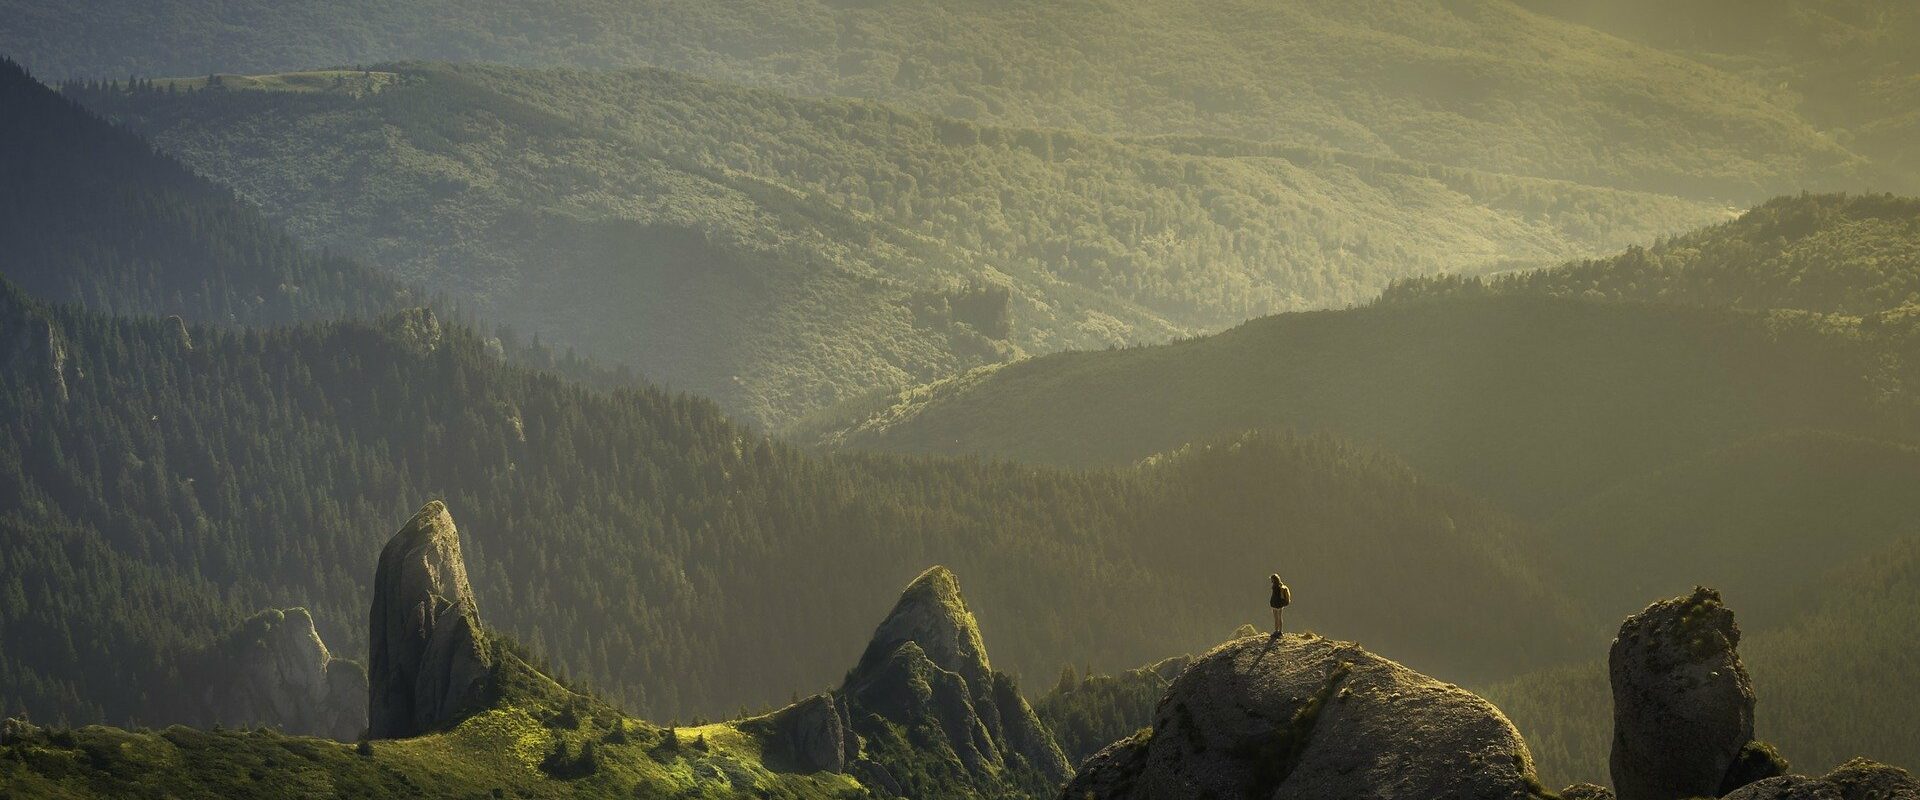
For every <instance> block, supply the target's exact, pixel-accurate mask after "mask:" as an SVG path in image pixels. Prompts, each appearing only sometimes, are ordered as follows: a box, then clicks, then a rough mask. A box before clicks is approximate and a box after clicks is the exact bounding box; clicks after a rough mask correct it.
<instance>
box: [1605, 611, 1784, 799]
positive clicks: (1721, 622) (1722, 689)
mask: <svg viewBox="0 0 1920 800" xmlns="http://www.w3.org/2000/svg"><path fill="white" fill-rule="evenodd" d="M1739 644H1740V628H1739V626H1738V625H1736V624H1735V623H1734V620H1733V612H1732V611H1730V610H1728V609H1727V607H1726V606H1725V605H1723V604H1721V602H1720V594H1719V593H1718V592H1715V591H1713V590H1711V589H1706V588H1696V589H1695V590H1694V592H1693V594H1691V595H1689V596H1686V597H1679V598H1674V599H1672V600H1663V601H1661V602H1658V603H1654V604H1653V605H1650V606H1648V607H1647V608H1646V610H1644V611H1641V612H1640V613H1638V614H1635V615H1633V616H1631V617H1628V618H1627V620H1626V621H1625V622H1623V623H1622V624H1621V625H1620V634H1619V636H1618V637H1617V638H1615V639H1614V640H1613V646H1612V648H1611V649H1610V650H1609V652H1608V654H1607V667H1608V673H1609V676H1610V678H1611V680H1612V683H1613V753H1612V759H1611V764H1610V766H1611V772H1612V777H1613V790H1614V792H1616V793H1617V794H1618V795H1619V797H1620V800H1676V798H1683V797H1715V796H1718V795H1720V794H1721V793H1722V791H1723V790H1724V789H1725V788H1727V787H1726V786H1725V784H1726V781H1727V778H1728V774H1729V771H1730V768H1731V767H1732V766H1733V765H1734V763H1735V762H1736V761H1737V760H1738V759H1739V758H1740V754H1741V750H1742V748H1745V747H1746V746H1747V744H1748V743H1749V742H1751V741H1752V740H1753V703H1754V695H1753V685H1752V683H1751V682H1750V681H1749V680H1748V678H1747V671H1746V668H1745V667H1743V666H1742V665H1741V663H1740V654H1739V652H1738V650H1737V647H1738V646H1739Z"/></svg>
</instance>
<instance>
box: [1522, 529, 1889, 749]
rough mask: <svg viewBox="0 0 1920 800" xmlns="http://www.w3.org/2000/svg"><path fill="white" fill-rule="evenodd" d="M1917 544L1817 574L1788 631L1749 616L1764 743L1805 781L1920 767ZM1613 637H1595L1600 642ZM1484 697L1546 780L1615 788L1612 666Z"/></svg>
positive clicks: (1558, 673) (1543, 676)
mask: <svg viewBox="0 0 1920 800" xmlns="http://www.w3.org/2000/svg"><path fill="white" fill-rule="evenodd" d="M1825 532H1826V529H1824V528H1817V529H1811V530H1802V531H1800V532H1799V533H1800V535H1802V536H1807V537H1818V536H1820V535H1822V534H1824V533H1825ZM1916 532H1920V531H1916V529H1914V528H1912V527H1909V528H1908V529H1907V536H1908V537H1909V538H1906V539H1904V540H1896V541H1893V542H1890V543H1887V544H1885V545H1883V546H1881V547H1879V548H1876V549H1874V550H1873V551H1871V552H1869V553H1867V554H1865V555H1862V556H1860V557H1859V558H1857V559H1855V560H1854V561H1851V562H1849V563H1848V564H1846V565H1844V566H1841V567H1836V568H1830V569H1825V570H1818V571H1815V570H1809V572H1810V573H1811V574H1810V575H1809V576H1808V577H1817V578H1818V579H1819V582H1820V586H1819V587H1817V588H1815V589H1814V590H1813V591H1807V592H1802V593H1797V594H1796V595H1795V596H1794V603H1795V605H1796V606H1797V607H1798V613H1797V615H1796V616H1794V617H1793V618H1792V619H1791V620H1789V621H1788V622H1786V623H1785V624H1777V625H1775V626H1771V627H1763V628H1759V629H1757V630H1756V629H1755V628H1754V627H1750V626H1749V625H1748V624H1747V622H1748V620H1747V619H1746V616H1745V615H1744V614H1742V615H1741V618H1740V623H1741V627H1742V629H1743V630H1745V631H1746V633H1745V635H1744V636H1743V637H1742V639H1741V642H1740V653H1741V658H1742V660H1743V661H1745V663H1746V666H1747V671H1748V672H1749V673H1750V674H1751V675H1752V676H1753V686H1754V690H1755V692H1756V693H1757V694H1758V695H1759V697H1760V702H1759V703H1758V704H1757V705H1756V707H1755V712H1756V718H1755V721H1754V732H1755V735H1757V736H1759V737H1762V738H1764V739H1766V740H1767V741H1769V742H1772V743H1774V744H1775V745H1777V746H1778V747H1779V748H1780V751H1781V753H1782V754H1784V755H1785V756H1786V757H1787V758H1788V759H1789V760H1791V761H1792V762H1793V766H1794V771H1795V772H1808V773H1814V772H1821V771H1824V770H1826V769H1829V768H1831V767H1832V766H1833V765H1836V764H1839V763H1841V762H1844V761H1846V760H1847V759H1849V758H1853V757H1855V756H1858V755H1862V754H1865V755H1868V756H1870V757H1872V758H1876V759H1884V760H1886V761H1889V762H1894V763H1914V762H1915V761H1916V760H1920V733H1916V731H1915V729H1914V726H1913V719H1914V715H1915V714H1916V713H1920V702H1916V700H1915V698H1914V696H1913V694H1912V693H1911V692H1906V691H1903V690H1902V688H1901V687H1904V686H1905V685H1907V683H1908V682H1909V681H1910V680H1911V676H1912V675H1913V673H1914V670H1915V669H1920V660H1917V657H1916V654H1920V633H1916V632H1917V631H1920V602H1916V598H1920V540H1916V539H1913V538H1911V537H1912V535H1913V534H1914V533H1916ZM1732 603H1733V601H1732V600H1731V599H1729V604H1732ZM1737 610H1738V609H1737V608H1736V611H1737ZM1612 635H1613V633H1612V631H1611V630H1604V631H1603V630H1596V631H1594V633H1593V637H1592V638H1593V639H1594V640H1595V641H1600V642H1604V641H1606V639H1607V638H1608V637H1611V636H1612ZM1484 694H1485V695H1486V697H1487V699H1489V700H1492V701H1493V702H1494V703H1495V704H1497V705H1499V706H1500V708H1501V710H1502V711H1505V712H1506V713H1507V715H1508V716H1509V717H1511V718H1512V719H1513V721H1514V724H1516V725H1518V726H1519V727H1520V731H1521V733H1522V734H1524V735H1525V736H1526V738H1527V745H1528V747H1529V748H1530V749H1532V750H1533V755H1534V758H1535V760H1536V762H1537V764H1538V765H1539V768H1540V775H1541V778H1542V779H1543V780H1545V781H1546V782H1548V783H1555V784H1559V783H1567V782H1571V781H1598V782H1602V783H1604V782H1606V778H1607V754H1608V750H1609V748H1610V746H1611V744H1612V737H1611V734H1610V731H1611V730H1612V727H1611V724H1610V723H1611V721H1612V715H1613V705H1612V701H1611V699H1610V697H1609V692H1608V686H1607V665H1606V662H1605V660H1604V659H1603V660H1600V661H1593V662H1589V663H1586V664H1580V665H1573V666H1565V667H1556V668H1552V669H1548V670H1543V671H1541V672H1538V673H1535V674H1531V675H1527V676H1524V677H1522V678H1518V679H1515V680H1512V681H1507V682H1503V683H1500V684H1498V685H1494V686H1489V687H1487V688H1486V690H1485V692H1484Z"/></svg>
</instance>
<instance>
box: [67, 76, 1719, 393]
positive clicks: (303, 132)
mask: <svg viewBox="0 0 1920 800" xmlns="http://www.w3.org/2000/svg"><path fill="white" fill-rule="evenodd" d="M207 86H208V79H204V78H203V79H198V80H192V81H170V82H162V83H159V84H153V85H151V86H149V85H148V84H144V83H142V84H139V85H137V86H136V87H133V88H132V89H131V90H130V89H129V87H128V85H126V84H120V85H118V86H114V87H109V88H105V89H102V88H100V87H99V86H97V85H94V86H91V87H88V86H71V87H69V88H70V91H71V93H72V94H73V96H75V97H78V98H80V99H81V100H83V101H84V102H86V103H88V104H89V105H90V106H91V107H93V108H94V109H96V110H99V111H102V112H104V113H107V114H109V115H111V116H113V117H116V118H120V119H123V120H126V121H127V122H129V123H130V124H132V125H134V126H135V127H136V128H138V129H140V130H141V131H143V132H145V133H147V134H149V135H150V136H152V137H153V138H154V140H155V141H156V142H157V143H159V144H160V145H161V146H162V147H164V148H166V149H167V150H168V151H169V152H172V153H175V154H177V155H179V156H180V157H182V158H184V159H186V160H187V161H188V162H189V163H191V164H193V165H194V166H195V167H196V168H198V169H200V170H203V171H204V172H206V173H207V174H208V175H211V176H213V177H214V178H216V179H218V180H220V181H222V182H224V183H227V184H229V185H231V186H233V187H235V188H236V189H237V190H238V191H239V192H240V193H241V194H242V195H243V196H245V197H247V198H248V199H249V200H252V201H254V202H257V203H260V204H261V205H262V206H263V207H265V208H266V209H267V210H268V211H269V212H270V213H272V214H273V215H274V216H275V217H276V218H277V219H280V220H282V221H284V222H285V223H286V224H287V225H288V226H289V227H290V229H291V230H292V231H293V232H294V233H295V234H296V235H298V236H300V237H301V238H303V239H305V240H307V241H310V242H315V243H319V244H324V245H326V246H329V247H334V248H337V249H339V250H341V251H344V252H348V253H351V254H354V255H356V256H360V257H363V258H364V259H365V260H366V261H367V262H368V263H371V264H378V265H382V266H383V267H385V268H386V269H388V270H390V271H391V272H392V273H393V274H394V275H396V276H397V277H399V278H400V279H402V280H406V281H409V282H415V283H418V284H421V285H424V286H427V287H430V288H431V289H432V290H433V291H434V292H436V293H443V294H445V295H447V296H449V297H451V298H453V299H455V300H457V301H459V302H461V303H462V304H463V305H465V306H466V307H469V308H471V309H472V310H474V311H475V312H477V313H479V314H481V315H482V316H484V317H485V318H487V319H490V320H497V321H499V322H503V323H507V324H510V325H512V326H513V327H515V328H516V329H518V330H520V331H522V332H530V333H537V334H538V335H539V336H540V337H541V338H542V339H543V340H544V341H547V342H552V343H560V344H564V345H569V346H574V347H577V348H578V349H579V351H580V352H581V353H583V354H584V355H587V356H589V357H592V358H595V359H597V360H600V361H603V362H608V363H619V364H625V365H629V366H632V367H635V368H637V369H638V370H639V371H640V372H642V373H643V374H645V375H647V376H649V377H651V378H653V379H655V380H658V381H661V382H664V383H667V384H669V385H672V386H675V387H678V388H685V389H688V390H691V391H694V392H696V393H699V394H702V395H705V396H708V397H712V398H714V399H716V400H718V401H719V402H720V403H721V404H722V405H723V407H725V408H726V409H728V410H729V411H730V412H732V413H734V414H735V415H736V416H739V417H741V418H742V419H744V420H746V421H749V422H752V423H756V424H759V425H761V426H773V425H778V424H780V423H783V422H786V421H788V420H791V419H792V418H793V417H795V416H796V415H799V414H801V413H804V412H806V411H809V410H812V409H817V408H819V407H822V406H824V405H828V404H831V403H833V402H836V401H839V400H843V399H845V398H847V397H849V396H851V395H854V394H857V393H861V392H865V391H867V390H870V389H871V388H873V387H875V386H889V385H893V386H903V385H909V384H912V383H918V382H923V381H926V380H931V379H933V378H935V377H939V376H942V375H947V374H952V373H954V372H958V371H962V370H964V369H967V368H970V367H973V366H977V365H981V364H988V363H997V362H1000V361H1003V360H1006V359H1009V358H1013V357H1016V356H1019V355H1023V354H1027V353H1040V352H1052V351H1056V350H1063V349H1073V348H1079V349H1088V348H1100V347H1106V346H1110V345H1116V344H1127V343H1134V342H1155V341H1164V340H1166V339H1168V338H1171V337H1173V336H1178V335H1187V334H1192V333H1197V332H1202V331H1208V330H1216V329H1219V328H1221V327H1225V326H1227V325H1231V324H1234V323H1238V322H1240V321H1242V320H1244V319H1247V318H1248V317H1253V316H1259V315H1262V314H1267V313H1272V312H1275V311H1282V310H1292V309H1301V308H1310V307H1322V306H1328V305H1341V304H1350V303H1355V302H1359V301H1362V300H1364V299H1366V298H1368V297H1370V296H1372V295H1373V294H1374V293H1375V292H1377V291H1378V290H1379V289H1380V288H1381V287H1383V286H1385V285H1386V283H1387V282H1388V281H1389V280H1391V279H1393V278H1398V277H1407V276H1412V275H1422V274H1427V273H1430V272H1433V271H1464V272H1473V271H1477V270H1483V269H1487V268H1490V267H1491V266H1492V265H1494V264H1496V263H1501V262H1511V261H1520V262H1525V263H1552V262H1557V261H1561V260H1564V259H1566V258H1569V257H1575V256H1581V255H1588V254H1592V253H1596V252H1611V251H1614V250H1616V249H1618V248H1620V247H1624V246H1626V245H1627V244H1630V243H1633V242H1638V241H1645V240H1648V239H1651V238H1653V237H1654V236H1657V235H1660V234H1662V233H1667V232H1670V231H1674V230H1678V229H1681V228H1684V227H1689V226H1693V225H1697V224H1703V223H1705V222H1709V221H1713V220H1715V219H1718V218H1719V215H1720V213H1721V212H1720V211H1719V210H1718V209H1717V208H1715V207H1711V206H1709V205H1706V204H1702V203H1695V202H1689V201H1683V200H1679V199H1675V198H1672V197H1667V196H1661V195H1653V194H1644V193H1633V192H1622V191H1615V190H1607V189H1594V188H1590V187H1583V186H1578V185H1573V184H1568V183H1565V182H1557V181H1544V180H1537V179H1523V178H1514V177H1509V176H1503V175H1495V174H1487V173H1479V172H1473V171H1468V170H1460V169H1451V168H1443V167H1433V166H1429V165H1425V164H1420V163H1415V162H1408V161H1402V160H1396V159H1391V158H1372V157H1357V156H1349V155H1342V154H1340V153H1336V152H1331V151H1325V150H1316V149H1311V148H1299V147H1274V146H1260V145H1254V144H1250V143H1245V142H1234V141H1229V140H1219V139H1205V140H1199V139H1175V140H1156V141H1152V142H1146V141H1121V140H1114V139H1108V138H1102V137H1097V136H1092V135H1088V134H1084V133H1075V132H1071V131H1064V130H1048V129H1032V128H1001V127H993V126H985V125H979V124H975V123H972V122H968V121H964V120H956V119H949V118H942V117H932V116H925V115H920V114H911V113H906V112H902V111H898V110H896V109H894V108H892V107H889V106H884V105H879V104H875V103H872V102H867V101H839V100H801V99H793V98H790V97H785V96H781V95H776V94H772V93H770V92H765V91H759V90H751V89H745V88H741V87H737V86H730V85H726V84H719V83H714V82H710V81H704V80H699V79H695V78H691V77H688V76H685V75H680V74H675V73H668V72H661V71H657V70H639V71H628V72H581V71H569V70H520V69H507V68H499V67H479V66H446V65H432V64H409V65H399V66H390V67H381V68H379V69H378V70H375V71H369V72H365V73H315V74H304V75H282V76H273V77H271V78H267V79H256V80H247V81H243V80H241V79H239V78H236V77H233V76H222V77H220V78H219V79H218V87H217V88H214V89H212V90H207V89H206V87H207Z"/></svg>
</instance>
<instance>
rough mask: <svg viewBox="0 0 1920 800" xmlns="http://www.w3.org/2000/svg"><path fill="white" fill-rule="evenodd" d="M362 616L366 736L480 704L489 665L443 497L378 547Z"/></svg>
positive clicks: (405, 730)
mask: <svg viewBox="0 0 1920 800" xmlns="http://www.w3.org/2000/svg"><path fill="white" fill-rule="evenodd" d="M368 621H369V625H370V628H371V629H370V631H369V633H370V638H369V652H368V656H369V658H368V662H369V663H368V669H367V680H368V684H369V695H368V698H369V699H368V705H367V719H368V733H369V735H371V736H372V737H374V738H400V737H407V736H416V735H419V734H421V733H425V732H428V731H431V730H434V729H436V728H439V727H441V726H443V725H444V724H446V723H447V722H449V721H452V720H454V719H456V718H458V716H459V715H460V714H461V713H462V712H463V711H464V710H470V709H472V708H474V707H476V706H478V705H480V704H481V703H484V702H485V700H486V695H487V693H488V692H489V691H490V689H489V687H488V684H489V682H490V681H489V677H490V673H491V668H492V664H491V662H490V659H489V656H488V650H487V647H486V640H485V634H484V633H483V632H482V629H481V626H480V609H479V606H478V605H477V604H476V603H475V602H474V599H473V589H472V587H470V586H469V585H468V584H467V567H466V562H465V561H464V560H463V559H462V558H461V555H460V534H459V532H458V531H457V530H456V529H455V528H454V525H453V517H452V515H450V514H448V513H447V507H446V505H445V504H444V503H441V502H440V501H438V500H435V501H433V502H431V503H428V504H427V505H426V506H425V507H424V508H421V509H420V512H419V513H418V514H415V515H414V517H413V519H411V520H408V521H407V524H406V525H405V526H403V527H402V528H401V529H400V532H399V533H396V534H394V535H393V538H392V539H391V540H389V541H388V542H387V546H386V548H385V549H383V550H382V551H381V552H380V565H379V568H378V570H377V572H376V573H375V576H374V589H373V610H372V612H371V613H370V614H369V618H368Z"/></svg>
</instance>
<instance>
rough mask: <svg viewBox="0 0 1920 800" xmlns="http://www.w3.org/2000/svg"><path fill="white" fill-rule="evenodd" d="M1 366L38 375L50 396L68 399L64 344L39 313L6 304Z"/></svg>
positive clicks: (0, 324) (0, 325)
mask: <svg viewBox="0 0 1920 800" xmlns="http://www.w3.org/2000/svg"><path fill="white" fill-rule="evenodd" d="M0 365H4V366H5V367H6V368H7V369H9V370H19V371H20V372H21V374H24V375H40V376H43V380H44V381H45V382H46V386H47V388H48V390H49V392H50V393H51V394H52V395H53V397H54V398H55V399H57V400H59V401H60V402H63V403H64V402H66V401H67V399H68V396H69V395H68V391H67V378H68V374H69V373H70V372H71V373H76V374H75V377H78V375H77V372H78V370H75V369H71V368H70V367H69V366H68V364H67V342H66V338H65V337H63V336H62V335H61V333H60V329H59V328H58V327H55V326H54V324H53V322H52V321H51V320H49V319H47V318H46V317H45V316H44V315H43V314H42V313H41V312H38V311H35V310H32V309H29V308H26V307H24V306H21V305H15V304H12V303H8V304H6V305H5V307H4V313H0Z"/></svg>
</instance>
